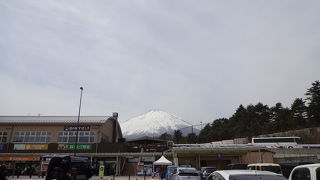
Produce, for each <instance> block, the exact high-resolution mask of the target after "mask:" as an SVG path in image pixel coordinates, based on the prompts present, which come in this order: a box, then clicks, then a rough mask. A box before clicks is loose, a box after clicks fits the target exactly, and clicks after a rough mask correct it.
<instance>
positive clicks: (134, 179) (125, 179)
mask: <svg viewBox="0 0 320 180" xmlns="http://www.w3.org/2000/svg"><path fill="white" fill-rule="evenodd" d="M7 179H8V180H13V179H15V180H28V179H36V180H45V178H41V177H40V178H39V177H38V176H32V178H29V176H20V177H19V178H17V177H16V176H15V177H12V176H10V177H8V178H7ZM99 179H100V180H101V178H99V177H98V176H93V177H92V178H90V180H99ZM144 179H146V180H159V178H152V177H151V176H146V177H145V178H144V177H143V176H130V178H129V176H115V179H114V180H144ZM102 180H113V176H104V177H103V178H102Z"/></svg>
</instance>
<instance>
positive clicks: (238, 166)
mask: <svg viewBox="0 0 320 180" xmlns="http://www.w3.org/2000/svg"><path fill="white" fill-rule="evenodd" d="M247 168H248V164H228V165H227V167H226V169H228V170H236V169H247Z"/></svg>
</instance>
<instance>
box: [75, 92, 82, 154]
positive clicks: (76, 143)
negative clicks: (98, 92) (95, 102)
mask: <svg viewBox="0 0 320 180" xmlns="http://www.w3.org/2000/svg"><path fill="white" fill-rule="evenodd" d="M82 91H83V87H80V103H79V112H78V122H77V132H76V142H75V145H74V156H76V154H77V146H78V134H79V123H80V110H81V100H82Z"/></svg>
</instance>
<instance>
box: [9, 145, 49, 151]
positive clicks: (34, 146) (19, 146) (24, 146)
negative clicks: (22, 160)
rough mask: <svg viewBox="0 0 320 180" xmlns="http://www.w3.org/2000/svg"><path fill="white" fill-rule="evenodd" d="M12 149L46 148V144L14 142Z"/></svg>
mask: <svg viewBox="0 0 320 180" xmlns="http://www.w3.org/2000/svg"><path fill="white" fill-rule="evenodd" d="M13 149H14V150H48V144H15V145H14V146H13Z"/></svg>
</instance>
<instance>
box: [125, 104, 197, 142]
mask: <svg viewBox="0 0 320 180" xmlns="http://www.w3.org/2000/svg"><path fill="white" fill-rule="evenodd" d="M120 126H121V130H122V134H123V136H124V137H125V138H127V139H133V138H139V137H143V136H150V137H158V136H160V135H161V134H163V133H165V132H166V133H168V134H172V133H173V132H174V130H176V129H181V128H185V127H188V126H191V124H189V123H188V122H186V121H183V120H182V119H181V118H179V117H176V116H173V115H171V114H169V113H167V112H164V111H159V110H152V111H149V112H147V113H145V114H142V115H140V116H137V117H135V118H132V119H129V120H127V121H125V122H123V123H121V124H120Z"/></svg>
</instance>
